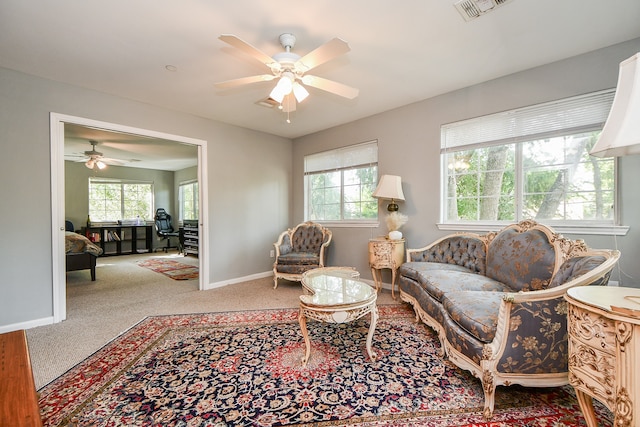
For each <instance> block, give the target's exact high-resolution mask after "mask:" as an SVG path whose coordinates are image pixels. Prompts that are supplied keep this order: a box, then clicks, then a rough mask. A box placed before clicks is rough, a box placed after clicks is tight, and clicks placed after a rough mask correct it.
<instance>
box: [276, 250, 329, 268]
mask: <svg viewBox="0 0 640 427" xmlns="http://www.w3.org/2000/svg"><path fill="white" fill-rule="evenodd" d="M319 263H320V256H318V254H314V253H310V252H291V253H288V254H286V255H280V256H279V257H278V265H318V264H319Z"/></svg>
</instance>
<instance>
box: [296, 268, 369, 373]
mask: <svg viewBox="0 0 640 427" xmlns="http://www.w3.org/2000/svg"><path fill="white" fill-rule="evenodd" d="M359 277H360V273H358V272H357V271H356V270H355V269H353V268H350V267H323V268H316V269H313V270H309V271H307V272H305V273H304V274H303V275H302V286H303V287H304V289H305V290H306V291H308V292H309V294H306V295H300V313H299V315H298V321H299V322H300V329H301V331H302V336H303V337H304V343H305V346H306V350H305V355H304V357H303V359H302V365H303V366H306V364H307V362H308V361H309V356H310V354H311V341H310V339H309V332H308V331H307V319H312V320H317V321H319V322H325V323H348V322H352V321H354V320H358V319H359V318H361V317H363V316H365V315H367V314H369V313H371V322H370V324H369V333H368V334H367V353H368V354H369V357H370V358H371V360H375V358H376V354H375V353H374V352H373V350H372V348H371V341H372V339H373V333H374V332H375V329H376V323H377V322H378V307H377V305H376V298H377V296H378V294H377V292H376V290H375V289H374V288H372V287H371V286H369V285H368V284H367V283H365V282H362V281H360V280H358V279H359Z"/></svg>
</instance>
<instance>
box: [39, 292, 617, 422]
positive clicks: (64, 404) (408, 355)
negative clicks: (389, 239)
mask: <svg viewBox="0 0 640 427" xmlns="http://www.w3.org/2000/svg"><path fill="white" fill-rule="evenodd" d="M379 310H380V314H381V316H380V320H379V321H378V325H377V328H376V332H375V335H374V342H373V347H374V350H375V351H376V353H377V360H376V361H375V362H372V361H371V360H370V359H369V358H368V356H367V353H366V351H365V340H366V335H367V331H368V319H361V320H359V321H357V322H354V323H349V324H341V325H336V324H325V323H317V322H310V323H309V325H308V327H309V333H310V336H311V340H312V350H311V358H310V360H309V363H308V365H307V366H306V367H302V366H301V362H300V361H301V359H302V356H303V353H304V342H303V339H302V336H301V333H300V329H299V325H298V321H297V315H298V312H297V310H294V309H283V310H265V311H248V312H228V313H208V314H189V315H170V316H154V317H147V318H145V319H144V320H142V321H141V322H140V323H138V324H137V325H135V326H133V327H132V328H131V329H129V330H128V331H126V332H124V333H123V334H121V335H120V336H118V337H117V338H116V339H114V340H113V341H112V342H110V343H108V344H107V345H105V346H104V347H103V348H102V349H101V350H99V351H98V352H96V353H95V354H93V355H92V356H90V357H89V358H87V359H86V360H84V361H83V362H81V363H80V364H78V365H77V366H75V367H74V368H72V369H70V370H69V371H68V372H66V373H65V374H63V375H62V376H60V377H59V378H58V379H56V380H54V381H53V382H51V383H50V384H48V385H46V386H45V387H43V388H42V389H41V390H39V392H40V407H41V412H42V418H43V422H44V425H45V426H48V427H51V426H300V425H309V426H336V425H351V426H363V427H364V426H432V427H444V426H492V427H498V426H515V425H517V426H547V427H550V426H554V427H558V426H579V425H586V424H585V422H584V419H583V417H582V414H581V412H580V409H579V406H578V404H577V401H576V398H575V395H574V394H573V391H572V389H571V387H556V388H545V389H536V388H523V387H518V386H511V387H499V388H498V390H497V394H496V409H495V415H494V417H493V419H492V420H491V422H486V421H485V420H484V419H483V418H482V408H483V393H482V388H481V386H480V383H479V381H478V380H477V379H475V378H473V377H472V376H471V375H470V374H468V373H467V372H465V371H462V370H459V369H458V368H456V367H455V366H453V365H452V364H450V363H449V362H447V361H446V360H443V359H442V358H441V357H440V356H438V351H439V350H440V345H439V343H438V340H437V339H436V338H435V337H434V335H433V332H432V331H431V330H430V329H429V328H428V327H426V326H424V325H423V324H421V323H416V322H415V317H414V315H413V312H412V311H411V310H410V309H408V308H406V307H405V306H395V305H394V306H381V307H379ZM367 317H368V316H367ZM596 410H597V412H598V416H599V417H600V419H601V420H602V421H603V422H604V423H605V425H612V415H611V413H610V412H608V411H607V410H606V409H605V408H604V407H602V406H597V408H596Z"/></svg>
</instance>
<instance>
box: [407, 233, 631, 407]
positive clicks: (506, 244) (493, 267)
mask: <svg viewBox="0 0 640 427" xmlns="http://www.w3.org/2000/svg"><path fill="white" fill-rule="evenodd" d="M485 247H486V248H487V249H486V251H485V250H484V249H482V248H485ZM465 249H469V250H470V251H471V253H469V254H466V255H465V254H464V250H465ZM618 257H619V253H617V252H616V251H606V250H590V249H588V248H587V247H586V245H584V244H583V242H581V241H571V240H569V239H565V238H564V237H562V236H561V235H559V234H556V233H553V231H551V230H550V229H548V228H547V227H544V226H542V225H539V224H537V223H535V222H534V221H523V222H521V223H519V224H514V225H512V226H509V227H507V228H505V229H503V230H501V231H499V232H493V233H488V234H486V235H484V236H479V235H476V234H472V233H468V234H456V235H452V236H449V237H446V238H444V239H440V240H439V241H436V242H435V243H433V244H432V245H430V246H428V247H426V248H424V249H416V250H412V249H409V250H408V262H406V263H404V264H403V265H402V266H401V267H400V269H399V279H398V283H399V287H400V296H401V298H402V299H403V300H404V301H406V302H409V303H410V304H412V305H413V307H414V310H415V311H416V314H417V316H419V318H421V319H422V320H423V321H424V322H425V323H426V324H427V325H429V326H431V327H432V328H433V329H434V330H435V331H436V332H437V333H438V336H439V338H440V341H441V343H442V344H443V348H444V349H445V351H446V353H447V354H448V355H449V356H451V357H452V360H454V361H457V360H460V366H464V367H465V368H466V369H469V370H470V371H472V372H473V373H474V375H476V376H477V377H479V378H481V380H482V382H483V385H484V392H485V399H486V401H487V400H490V399H489V398H490V396H491V395H493V394H494V393H495V388H496V386H497V385H508V384H509V383H510V382H516V383H520V384H525V385H526V384H528V383H527V381H529V384H531V385H536V386H540V384H541V383H540V381H544V379H543V378H541V375H546V374H563V375H566V374H567V371H568V344H567V319H566V316H567V313H566V303H565V301H564V299H563V293H562V291H563V290H562V289H561V290H559V291H557V292H555V294H554V293H551V294H549V292H544V293H539V292H537V291H542V290H547V289H550V288H557V287H563V289H564V288H568V287H571V286H577V285H585V284H593V285H606V284H607V282H608V280H609V276H610V274H611V269H612V268H613V265H614V263H612V262H610V261H611V260H612V259H613V260H617V258H618ZM471 260H475V261H473V262H472V261H471ZM560 260H563V261H564V262H563V264H562V265H560V266H559V267H558V268H556V262H559V261H560ZM476 262H477V264H476ZM483 262H485V263H486V266H482V265H480V263H483ZM605 263H607V264H606V267H605V268H606V270H605V269H604V268H603V267H604V264H605ZM483 272H484V273H486V274H483ZM583 276H587V277H583ZM578 278H583V279H582V281H580V282H579V281H578ZM572 281H573V282H572ZM571 283H574V284H573V285H571ZM501 315H502V316H503V317H502V318H501V317H500V316H501ZM499 328H502V329H499ZM456 363H458V362H456ZM511 375H514V376H515V377H510V376H511ZM527 375H532V377H530V378H531V379H528V378H527ZM560 378H562V377H560ZM554 381H555V384H557V381H558V377H557V376H556V377H554ZM567 381H568V379H567ZM486 401H485V402H486ZM485 405H486V406H485V415H486V416H488V417H490V416H491V414H492V412H493V406H492V404H491V403H489V404H485Z"/></svg>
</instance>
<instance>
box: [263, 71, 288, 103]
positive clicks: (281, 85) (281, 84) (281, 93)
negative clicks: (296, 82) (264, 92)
mask: <svg viewBox="0 0 640 427" xmlns="http://www.w3.org/2000/svg"><path fill="white" fill-rule="evenodd" d="M293 79H294V77H293V74H291V73H290V72H284V73H282V77H281V78H280V80H279V81H278V84H277V85H276V87H274V88H273V90H272V91H271V94H270V95H269V96H270V97H271V98H273V99H275V100H276V101H278V102H280V103H281V102H282V100H283V99H284V97H285V96H287V95H289V94H290V93H291V90H292V89H293Z"/></svg>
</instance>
